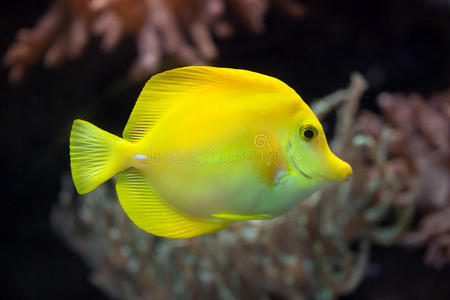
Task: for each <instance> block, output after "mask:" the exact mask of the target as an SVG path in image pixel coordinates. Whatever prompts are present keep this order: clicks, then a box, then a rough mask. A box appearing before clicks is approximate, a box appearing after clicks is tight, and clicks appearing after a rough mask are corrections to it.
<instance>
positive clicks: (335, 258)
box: [52, 74, 445, 300]
mask: <svg viewBox="0 0 450 300" xmlns="http://www.w3.org/2000/svg"><path fill="white" fill-rule="evenodd" d="M366 87H367V86H366V82H365V80H364V79H363V78H362V77H361V75H358V74H354V75H352V80H351V84H350V86H349V87H348V88H347V89H344V90H340V91H337V92H335V93H333V94H331V95H329V96H327V97H324V98H323V99H321V100H319V101H317V102H315V103H314V104H313V105H312V108H313V109H314V111H315V112H316V113H317V114H318V115H319V116H320V117H322V118H324V117H326V115H327V114H328V113H330V112H332V111H336V110H337V115H338V118H337V120H338V121H337V124H336V128H337V129H336V133H335V138H334V139H333V142H332V144H333V148H334V149H335V150H337V151H338V152H340V153H341V156H343V157H344V158H345V159H347V160H348V161H349V162H350V163H351V164H352V166H353V170H354V174H357V176H354V178H353V179H352V180H350V181H349V182H347V183H345V184H341V185H339V186H331V187H328V188H327V189H324V190H322V191H320V192H318V193H316V194H314V195H313V196H312V197H311V198H310V199H308V200H306V201H305V202H304V203H303V204H301V205H299V206H298V207H297V208H295V209H293V210H292V211H290V212H289V213H287V214H286V215H284V216H282V217H279V218H277V219H275V220H271V221H250V222H241V223H236V224H234V225H233V226H231V227H230V228H227V229H225V230H223V231H220V232H218V233H215V234H210V235H206V236H201V237H195V238H191V239H185V240H171V239H163V238H158V237H154V236H152V235H150V234H147V233H145V232H143V231H141V230H139V229H138V228H136V227H135V225H134V224H133V223H132V222H131V221H130V220H128V218H127V216H126V215H125V213H124V212H123V211H122V209H121V208H120V205H119V203H118V201H117V200H116V199H115V194H114V192H113V185H112V184H111V183H106V184H104V185H103V186H101V187H99V188H98V189H96V190H94V191H93V192H91V193H89V194H87V195H84V196H77V195H75V193H74V189H73V185H72V183H71V180H70V178H69V177H64V178H63V188H62V191H61V195H60V197H59V203H58V204H57V205H56V206H55V207H54V211H53V213H52V224H53V228H54V229H55V230H56V231H57V232H58V233H59V235H60V236H61V237H62V238H63V239H64V240H65V241H66V243H68V245H69V246H70V247H71V248H73V249H74V250H75V251H76V252H77V253H79V254H80V255H81V256H82V257H83V258H84V259H85V260H86V261H87V262H88V264H89V265H90V267H91V269H92V271H93V274H92V276H91V280H92V282H93V283H94V284H96V285H97V286H99V287H100V288H101V289H102V290H103V291H105V292H106V293H108V294H109V295H110V296H111V297H112V298H118V299H150V298H151V299H167V298H171V299H172V298H173V299H219V298H220V299H263V298H277V299H324V300H325V299H336V298H337V296H339V295H342V294H346V293H349V292H350V291H352V290H354V289H355V287H356V286H357V285H358V284H359V283H360V281H361V280H362V279H363V276H364V274H365V271H366V268H367V264H368V260H369V254H370V247H371V244H372V243H378V244H382V245H391V244H393V243H396V242H397V241H398V240H399V238H400V237H401V236H402V234H403V233H404V232H405V231H406V230H407V228H408V226H409V221H410V219H411V217H412V216H413V213H414V208H415V201H414V199H415V195H414V193H412V191H411V190H410V189H408V187H407V185H406V184H407V183H406V182H403V180H402V178H401V177H399V176H397V175H396V174H395V173H392V172H390V171H389V169H388V165H387V164H386V162H388V161H389V160H388V158H389V157H388V145H389V142H390V141H391V138H392V134H393V132H392V130H390V129H389V128H387V127H384V126H383V125H381V127H380V128H381V130H380V132H379V136H378V139H375V138H373V137H372V136H371V135H369V134H364V133H360V132H358V131H356V128H357V127H356V126H355V116H356V113H357V111H358V105H359V101H360V99H361V95H362V94H363V92H364V90H365V89H366ZM405 199H406V200H405ZM444 242H445V241H443V242H442V243H444Z"/></svg>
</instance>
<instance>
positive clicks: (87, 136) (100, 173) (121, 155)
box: [70, 120, 130, 194]
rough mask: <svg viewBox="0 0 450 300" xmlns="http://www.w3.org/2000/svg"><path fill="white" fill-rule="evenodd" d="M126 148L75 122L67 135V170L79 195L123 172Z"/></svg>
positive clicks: (105, 134) (103, 133)
mask: <svg viewBox="0 0 450 300" xmlns="http://www.w3.org/2000/svg"><path fill="white" fill-rule="evenodd" d="M128 144H130V143H129V142H127V141H126V140H124V139H121V138H119V137H118V136H115V135H113V134H110V133H108V132H106V131H104V130H102V129H100V128H98V127H96V126H94V125H92V124H91V123H89V122H86V121H83V120H75V121H74V122H73V125H72V131H71V133H70V167H71V169H72V178H73V182H74V183H75V187H76V189H77V191H78V193H80V194H86V193H88V192H90V191H92V190H93V189H95V188H96V187H98V186H99V185H100V184H102V183H103V182H105V181H107V180H108V179H110V178H111V177H113V176H114V175H116V174H117V173H119V172H121V171H123V170H125V169H126V168H127V166H126V165H125V164H126V155H125V152H124V149H126V147H127V145H128Z"/></svg>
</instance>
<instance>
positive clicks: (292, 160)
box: [290, 156, 312, 179]
mask: <svg viewBox="0 0 450 300" xmlns="http://www.w3.org/2000/svg"><path fill="white" fill-rule="evenodd" d="M290 158H291V162H292V164H293V165H294V168H295V169H296V170H297V171H298V172H299V173H300V174H302V175H303V176H305V177H306V178H308V179H312V177H311V176H309V175H308V174H306V173H305V172H303V171H302V170H301V169H300V168H299V167H298V166H297V164H296V163H295V160H294V158H293V157H292V156H291V157H290Z"/></svg>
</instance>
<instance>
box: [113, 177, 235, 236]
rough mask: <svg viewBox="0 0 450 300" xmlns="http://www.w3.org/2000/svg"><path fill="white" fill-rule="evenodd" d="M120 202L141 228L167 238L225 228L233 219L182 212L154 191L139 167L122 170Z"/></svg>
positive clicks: (119, 181)
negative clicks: (210, 218)
mask: <svg viewBox="0 0 450 300" xmlns="http://www.w3.org/2000/svg"><path fill="white" fill-rule="evenodd" d="M116 190H117V194H118V196H119V201H120V204H121V205H122V208H123V209H124V211H125V212H126V214H127V215H128V217H129V218H130V219H131V220H132V221H133V222H134V223H135V224H136V226H138V227H139V228H141V229H142V230H144V231H146V232H149V233H151V234H154V235H158V236H162V237H167V238H189V237H193V236H198V235H202V234H208V233H212V232H216V231H219V230H222V229H224V228H225V227H227V226H228V225H230V223H231V222H228V221H226V220H224V221H223V222H217V223H216V222H208V221H202V220H197V219H195V218H191V217H188V216H185V215H182V214H180V213H179V212H177V211H175V210H174V209H172V208H171V207H169V206H168V205H167V204H166V203H165V202H164V201H163V200H161V199H160V198H159V197H158V196H157V195H156V194H155V193H154V191H153V189H152V187H151V186H150V184H149V183H148V182H147V180H146V179H145V178H144V177H143V176H142V174H140V173H139V172H138V171H136V170H128V171H126V172H123V173H120V174H119V176H118V179H117V184H116Z"/></svg>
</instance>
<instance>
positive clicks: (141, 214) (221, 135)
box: [70, 67, 352, 238]
mask: <svg viewBox="0 0 450 300" xmlns="http://www.w3.org/2000/svg"><path fill="white" fill-rule="evenodd" d="M123 137H124V138H123V139H121V138H119V137H117V136H114V135H111V134H109V133H107V132H105V131H103V130H101V129H99V128H97V127H95V126H94V125H92V124H90V123H88V122H85V121H81V120H76V121H75V122H74V126H73V129H72V133H71V142H70V147H71V167H72V175H73V178H74V182H75V186H76V188H77V190H78V191H79V192H80V193H86V192H89V191H90V190H92V189H94V188H95V187H97V186H98V185H99V184H101V183H102V182H104V181H106V180H108V179H109V178H110V177H112V176H114V175H115V174H117V173H118V174H119V176H118V182H117V186H116V188H117V192H118V196H119V201H120V202H121V205H122V207H123V208H124V210H125V212H126V213H127V214H128V216H129V217H130V218H131V220H132V221H133V222H134V223H135V224H136V225H137V226H139V227H140V228H142V229H143V230H145V231H147V232H150V233H152V234H155V235H160V236H164V237H171V238H185V237H191V236H196V235H201V234H206V233H211V232H215V231H218V230H221V229H223V228H225V227H227V226H228V225H230V224H231V223H233V222H236V221H241V220H252V219H270V218H274V217H277V216H279V215H281V214H283V213H284V212H286V211H287V210H289V209H290V208H292V207H293V206H295V205H296V204H298V203H300V202H301V201H302V200H303V199H305V198H306V197H308V196H309V195H310V194H311V193H312V192H314V191H315V190H317V189H318V188H319V187H320V186H322V185H324V184H325V183H328V182H332V181H341V180H345V179H346V178H347V177H348V176H350V175H351V172H352V171H351V167H350V166H349V165H348V164H347V163H345V162H343V161H342V160H340V159H339V158H337V157H336V156H335V155H334V154H333V153H332V152H331V151H330V149H329V148H328V145H327V142H326V138H325V135H324V133H323V129H322V127H321V125H320V123H319V121H318V120H317V118H316V117H315V116H314V114H313V113H312V111H311V110H310V109H309V107H308V106H307V105H306V104H305V103H304V102H303V100H302V99H301V98H300V96H298V94H297V93H296V92H295V91H294V90H293V89H291V88H290V87H288V86H287V85H286V84H284V83H283V82H281V81H279V80H277V79H275V78H273V77H269V76H266V75H262V74H258V73H254V72H250V71H245V70H236V69H227V68H215V67H185V68H179V69H175V70H171V71H167V72H163V73H161V74H158V75H155V76H154V77H152V78H151V79H150V80H149V81H148V82H147V84H146V85H145V87H144V89H143V91H142V92H141V94H140V96H139V98H138V101H137V103H136V105H135V107H134V109H133V112H132V114H131V116H130V119H129V121H128V123H127V125H126V127H125V130H124V133H123Z"/></svg>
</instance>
